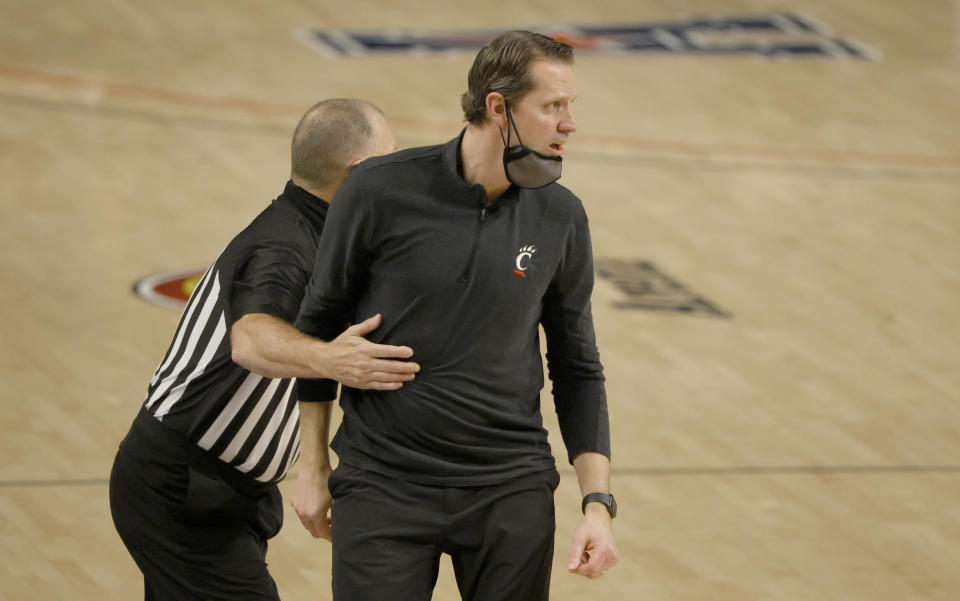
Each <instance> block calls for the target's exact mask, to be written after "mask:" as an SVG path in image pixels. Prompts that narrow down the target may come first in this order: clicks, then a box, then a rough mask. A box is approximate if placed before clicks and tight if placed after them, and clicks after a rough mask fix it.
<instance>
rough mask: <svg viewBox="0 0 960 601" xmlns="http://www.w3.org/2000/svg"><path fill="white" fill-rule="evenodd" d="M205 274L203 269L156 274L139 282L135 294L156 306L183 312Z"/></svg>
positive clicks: (134, 289) (135, 285) (136, 284)
mask: <svg viewBox="0 0 960 601" xmlns="http://www.w3.org/2000/svg"><path fill="white" fill-rule="evenodd" d="M203 273H204V272H203V270H202V269H181V270H179V271H164V272H161V273H155V274H153V275H148V276H147V277H145V278H142V279H140V280H139V281H137V282H136V283H135V284H134V285H133V292H134V294H136V295H137V296H139V297H140V298H142V299H144V300H146V301H149V302H151V303H153V304H155V305H160V306H161V307H167V308H170V309H176V310H178V311H182V310H183V308H184V307H185V306H186V304H187V300H188V299H189V298H190V295H191V294H193V289H194V288H196V287H197V282H199V281H200V278H202V277H203Z"/></svg>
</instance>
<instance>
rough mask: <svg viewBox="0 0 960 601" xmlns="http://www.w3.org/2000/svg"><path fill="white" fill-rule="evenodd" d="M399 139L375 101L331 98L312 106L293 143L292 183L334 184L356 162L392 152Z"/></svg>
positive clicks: (311, 186) (317, 186)
mask: <svg viewBox="0 0 960 601" xmlns="http://www.w3.org/2000/svg"><path fill="white" fill-rule="evenodd" d="M395 149H396V142H395V141H394V139H393V134H392V133H391V132H390V127H389V126H388V125H387V121H386V118H385V117H384V116H383V111H381V110H380V109H379V108H378V107H377V106H376V105H374V104H373V103H371V102H367V101H366V100H360V99H357V98H330V99H327V100H321V101H320V102H318V103H317V104H315V105H313V106H312V107H310V109H309V110H307V112H306V113H304V115H303V117H301V119H300V122H299V123H298V124H297V128H296V130H295V131H294V132H293V142H292V143H291V145H290V154H291V169H290V171H291V173H290V177H291V179H292V180H293V183H295V184H297V185H298V186H300V187H303V188H308V189H312V190H323V189H325V188H328V187H330V186H335V185H338V184H339V183H340V181H341V180H342V179H343V178H344V176H346V174H347V172H348V171H349V170H350V167H352V166H353V165H354V164H356V163H357V162H359V161H362V160H363V159H365V158H367V157H370V156H373V155H377V154H384V153H387V152H391V151H393V150H395Z"/></svg>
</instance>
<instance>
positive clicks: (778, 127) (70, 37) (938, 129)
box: [0, 0, 960, 601]
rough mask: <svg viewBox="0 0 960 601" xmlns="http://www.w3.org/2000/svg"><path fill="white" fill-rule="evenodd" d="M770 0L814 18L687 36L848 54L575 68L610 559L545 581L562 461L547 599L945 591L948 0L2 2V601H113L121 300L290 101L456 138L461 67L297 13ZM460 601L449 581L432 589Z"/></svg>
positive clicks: (128, 382)
mask: <svg viewBox="0 0 960 601" xmlns="http://www.w3.org/2000/svg"><path fill="white" fill-rule="evenodd" d="M774 12H777V13H783V12H786V13H791V14H803V15H808V16H809V17H810V18H813V19H816V20H817V21H818V22H820V23H822V24H824V25H825V26H829V27H830V28H832V33H829V32H826V30H818V31H817V32H813V33H811V32H803V31H800V32H796V31H795V32H793V33H790V34H781V33H776V32H774V33H770V32H767V33H764V32H762V31H761V32H759V33H758V32H751V31H748V30H742V31H732V30H729V29H728V30H723V29H716V28H714V30H708V31H699V32H697V33H696V35H697V36H699V37H698V38H696V39H698V40H700V42H702V44H703V47H713V48H716V46H715V45H716V44H723V43H731V42H733V41H739V42H743V43H745V44H756V43H759V42H761V41H762V43H768V42H769V43H773V42H777V41H778V40H779V37H778V36H780V37H783V35H786V37H787V38H790V39H795V38H798V37H799V38H803V37H805V36H806V37H807V38H815V39H821V40H822V39H826V38H831V39H841V38H842V39H854V40H856V41H857V42H859V44H860V45H859V46H856V47H857V48H864V47H868V48H869V49H872V52H870V53H869V57H870V58H867V59H860V58H853V57H850V56H842V55H843V52H839V51H838V52H834V53H833V55H830V56H807V57H805V58H804V57H797V56H795V55H790V56H778V57H772V58H771V57H764V56H760V55H757V54H751V53H737V54H722V53H718V52H700V53H692V52H687V51H684V48H674V49H675V50H677V51H676V52H658V53H654V52H640V53H621V54H615V55H607V54H588V53H585V52H584V53H581V54H580V55H579V57H578V59H577V67H576V72H577V78H578V79H577V83H578V86H579V88H580V98H579V100H578V101H577V103H576V105H575V106H576V109H577V116H578V119H579V123H580V131H579V132H578V133H577V134H576V135H575V136H574V138H573V141H572V142H571V143H570V144H569V145H568V146H569V154H568V156H567V160H566V161H565V166H564V176H563V180H562V182H563V183H565V184H566V185H567V186H568V187H570V188H571V189H573V190H574V191H575V192H576V193H578V195H579V196H580V197H581V198H582V199H583V201H584V204H585V206H586V209H587V212H588V214H589V216H590V220H591V227H592V232H593V241H594V252H595V255H596V257H597V262H598V273H600V277H599V278H598V280H597V286H596V291H595V295H594V312H595V317H596V322H597V328H598V336H599V342H600V347H601V357H602V359H603V360H604V364H605V366H606V370H607V378H608V395H609V398H610V408H611V415H612V433H613V442H614V463H613V466H614V476H613V481H614V490H615V492H616V494H617V497H618V499H619V501H620V506H621V515H620V517H618V518H617V520H616V522H615V529H616V530H615V532H616V535H617V539H618V543H619V547H620V551H621V553H622V556H623V559H622V561H621V563H620V565H619V566H618V567H617V568H615V569H614V570H613V571H611V572H610V573H609V574H608V575H607V576H606V577H604V578H602V579H600V580H597V581H587V580H585V579H582V578H580V577H574V576H571V575H569V574H567V573H566V570H565V569H564V568H565V564H564V562H565V559H566V554H567V552H568V551H569V539H570V535H571V532H572V529H573V527H574V524H575V523H576V520H577V516H578V512H579V507H578V504H579V494H578V492H577V490H576V481H575V477H574V475H573V473H572V470H571V469H570V468H569V466H567V465H566V464H565V461H564V460H563V459H562V456H561V459H560V467H561V470H562V476H563V477H562V483H561V485H560V488H559V490H558V491H557V495H556V498H557V506H558V532H557V552H556V557H557V559H556V562H555V566H554V579H553V591H554V594H553V598H554V599H557V600H570V601H573V600H577V601H586V600H604V601H607V600H610V599H623V600H634V599H636V600H640V599H643V600H663V601H673V600H678V601H679V600H694V599H696V600H700V599H704V600H714V599H716V600H723V601H746V600H768V599H769V600H773V599H777V600H780V599H783V600H792V601H807V600H810V601H813V600H836V601H840V600H842V601H852V600H863V601H886V600H889V601H904V600H908V599H909V600H934V599H936V600H950V601H954V600H956V599H960V570H958V569H957V566H958V564H960V504H958V498H960V392H958V390H960V2H957V1H956V0H922V1H919V2H913V3H903V2H896V1H893V0H878V1H876V2H868V1H866V0H831V1H828V0H809V1H806V2H794V1H791V0H785V1H782V2H777V3H770V2H764V1H750V0H723V1H722V2H708V1H706V0H689V1H683V2H666V1H663V0H660V1H648V2H635V1H627V0H622V1H617V0H596V1H594V2H573V1H570V0H566V1H561V2H546V1H541V0H533V1H529V2H502V1H500V0H492V1H491V2H484V3H473V4H472V5H464V6H457V3H452V2H442V1H440V0H422V1H420V2H408V1H404V2H386V1H382V0H381V1H376V2H367V1H363V0H360V1H358V2H343V3H342V2H332V1H329V0H319V1H315V2H303V1H301V2H289V3H268V2H256V1H250V0H247V1H242V2H233V1H231V2H228V1H225V0H209V1H207V2H202V3H195V2H185V1H182V0H178V1H174V2H162V3H156V2H145V1H143V0H136V1H129V2H120V1H108V0H98V1H94V2H65V1H63V0H52V1H49V2H43V3H35V2H24V1H16V0H2V1H0V13H2V15H3V18H2V19H0V56H2V58H0V149H2V162H0V182H2V190H3V194H2V202H0V236H2V238H0V239H2V242H0V316H2V317H0V332H2V333H0V337H2V338H0V340H2V344H0V379H2V383H3V385H2V389H0V403H2V411H0V430H2V436H0V452H2V456H3V458H4V461H3V463H2V465H0V524H2V535H0V599H3V600H11V601H12V600H21V599H42V600H51V599H65V600H74V599H78V600H79V599H88V600H97V601H107V600H120V599H135V598H139V597H140V595H141V594H142V590H141V581H140V576H139V572H137V570H136V568H135V566H134V564H133V562H132V560H131V559H130V558H129V556H128V555H127V553H126V551H125V549H124V548H123V546H122V544H121V543H120V540H119V538H118V537H117V535H116V533H115V531H114V529H113V525H112V523H111V520H110V515H109V509H108V504H107V476H108V473H109V469H110V465H111V462H112V460H113V456H114V453H115V450H116V446H117V443H118V441H119V440H120V438H121V437H122V436H123V435H124V433H125V432H126V429H127V427H128V426H129V423H130V421H131V419H132V417H133V416H134V414H135V413H136V411H137V409H138V406H139V404H140V402H141V400H142V398H143V394H144V391H145V389H146V384H147V381H148V379H149V377H150V375H151V373H152V371H153V369H154V367H155V366H156V363H157V361H158V360H159V358H160V357H161V355H162V353H163V352H164V350H165V348H166V345H167V343H168V341H169V337H170V335H171V333H172V331H173V328H174V326H175V323H176V320H177V313H176V312H175V311H173V310H170V309H167V308H162V307H158V306H154V305H151V304H148V303H146V302H145V301H143V300H142V299H140V298H138V297H136V296H134V295H133V294H132V293H131V284H132V283H133V282H135V281H136V280H138V279H139V278H141V277H143V276H145V275H148V274H151V273H155V272H159V271H164V270H176V269H189V268H204V267H206V266H207V265H208V264H209V262H210V261H212V259H213V258H214V257H215V255H216V253H217V252H218V251H219V250H220V249H221V248H222V246H223V245H224V244H225V243H226V241H227V240H229V239H230V238H231V237H232V236H233V234H235V233H236V232H237V231H239V229H240V228H242V227H243V226H244V225H245V224H246V223H248V222H249V220H250V219H251V218H252V217H253V216H254V215H255V214H256V213H257V212H258V211H259V210H260V208H261V207H262V206H264V205H265V204H266V203H267V202H268V201H269V200H270V199H271V198H273V197H274V196H275V195H276V194H278V193H279V192H280V190H281V189H282V186H283V183H284V181H285V180H286V177H287V172H288V156H287V152H288V140H289V136H290V134H291V133H292V129H293V126H294V124H295V123H296V120H297V119H298V117H299V115H300V114H301V112H302V111H303V110H304V109H306V108H307V107H308V106H310V105H311V104H312V103H314V102H315V101H316V100H318V99H321V98H324V97H332V96H358V97H363V98H368V99H370V100H372V101H374V102H376V103H377V104H378V105H379V106H381V107H382V108H383V110H384V111H385V112H386V114H387V116H388V117H389V119H390V120H391V122H392V124H393V126H394V128H395V132H396V134H397V137H398V141H399V143H400V145H401V146H413V145H421V144H429V143H438V142H442V141H445V140H447V139H449V138H451V137H453V136H454V135H455V134H456V133H457V132H458V131H459V128H460V126H461V118H460V112H459V108H458V106H459V95H460V93H461V92H462V91H463V88H464V86H465V79H466V72H467V69H468V68H469V65H470V62H471V60H472V56H473V54H474V53H473V52H472V51H467V52H459V53H458V52H447V53H441V54H430V53H425V52H421V53H387V54H383V53H381V54H377V53H371V54H368V55H364V56H354V57H343V56H336V55H333V54H329V53H328V54H324V53H322V52H319V51H318V50H317V48H315V47H312V46H309V45H307V44H305V43H304V42H303V41H302V40H301V38H300V37H298V34H297V32H298V31H299V30H301V29H303V28H308V29H338V30H384V29H391V28H395V29H412V30H416V31H423V32H428V33H429V32H443V31H451V30H462V29H465V28H469V29H506V28H512V27H534V26H538V25H543V26H547V25H558V27H559V25H569V26H576V25H590V24H619V25H623V26H628V25H633V24H638V23H652V22H656V23H663V22H684V23H687V24H688V25H689V24H690V23H691V22H692V21H690V20H691V19H696V18H708V19H720V20H722V19H724V18H728V17H741V16H751V15H754V16H756V15H761V16H762V15H770V14H772V13H774ZM562 29H563V28H562V27H559V28H558V30H562ZM758 36H759V37H758ZM791 36H793V37H791ZM831 36H832V37H831ZM761 38H763V40H761ZM691 39H693V38H691ZM580 41H581V43H589V40H586V41H584V39H580ZM668 41H669V40H668ZM673 41H674V42H676V40H675V39H674V40H673ZM780 41H782V40H780ZM711 44H714V46H710V45H711ZM838 47H839V46H833V48H834V50H836V49H837V48H838ZM670 282H674V283H677V284H678V285H680V286H681V287H682V288H677V287H672V285H671V284H670ZM682 307H687V308H688V309H689V310H686V311H684V310H681V308H682ZM710 309H714V311H712V312H711V310H710ZM543 403H544V412H545V415H546V421H547V424H548V426H549V427H550V428H551V436H552V440H553V441H554V448H555V449H562V446H561V444H560V442H559V437H558V436H557V435H556V434H557V433H556V425H555V424H556V422H555V419H554V417H553V410H552V405H551V400H550V397H549V394H548V393H545V394H544V397H543ZM290 483H291V480H288V481H287V482H285V483H283V484H282V486H281V488H282V489H283V491H284V492H285V493H286V492H288V491H289V490H290ZM268 560H269V561H270V565H271V570H272V573H273V574H274V576H275V578H276V580H277V583H278V586H279V588H280V591H281V594H282V596H283V598H284V599H287V600H296V599H329V597H330V593H329V563H330V549H329V545H328V544H327V543H326V542H324V541H317V540H314V539H312V538H310V537H309V536H308V535H307V533H306V532H305V531H304V530H303V529H302V528H301V526H300V524H299V522H298V521H297V519H296V516H295V515H294V514H293V513H292V512H290V511H289V508H288V512H287V516H286V526H285V528H284V529H283V531H282V532H281V533H280V535H279V536H278V537H277V538H276V539H274V540H273V542H272V543H271V550H270V553H269V555H268ZM456 598H458V595H457V593H456V586H455V583H454V581H453V578H452V575H451V572H450V568H449V565H448V564H445V565H444V566H443V567H442V573H441V576H440V581H439V584H438V587H437V592H436V594H435V599H456Z"/></svg>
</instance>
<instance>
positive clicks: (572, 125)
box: [557, 107, 579, 134]
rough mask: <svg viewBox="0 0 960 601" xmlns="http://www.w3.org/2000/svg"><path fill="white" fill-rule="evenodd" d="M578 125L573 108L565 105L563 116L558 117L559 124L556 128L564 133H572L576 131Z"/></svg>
mask: <svg viewBox="0 0 960 601" xmlns="http://www.w3.org/2000/svg"><path fill="white" fill-rule="evenodd" d="M578 127H579V126H578V125H577V120H576V119H575V118H574V116H573V109H572V108H570V107H567V109H566V110H565V111H564V112H563V118H562V119H560V124H559V125H558V126H557V129H559V130H560V131H562V132H563V133H565V134H572V133H573V132H575V131H577V128H578Z"/></svg>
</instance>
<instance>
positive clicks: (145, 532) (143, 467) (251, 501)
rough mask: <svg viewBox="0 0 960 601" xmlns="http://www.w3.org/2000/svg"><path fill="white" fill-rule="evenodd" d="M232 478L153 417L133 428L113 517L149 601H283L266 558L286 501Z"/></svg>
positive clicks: (118, 465)
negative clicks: (220, 600)
mask: <svg viewBox="0 0 960 601" xmlns="http://www.w3.org/2000/svg"><path fill="white" fill-rule="evenodd" d="M218 464H219V465H218ZM230 470H233V472H236V470H235V469H234V468H232V467H230V466H229V465H227V464H224V463H222V462H220V461H219V460H218V459H216V458H215V457H213V456H211V455H208V454H206V453H205V452H204V451H202V450H201V449H199V447H196V446H195V445H193V443H191V442H190V441H188V440H186V439H185V438H183V437H180V436H179V435H178V434H177V433H175V432H173V431H172V430H170V429H169V428H167V427H166V426H163V425H162V424H160V423H159V422H157V421H156V419H155V418H153V417H151V416H149V415H148V414H146V413H141V414H140V415H139V416H138V417H137V419H136V420H135V421H134V424H133V427H132V428H131V429H130V432H129V433H128V434H127V436H126V438H125V439H124V440H123V442H122V443H121V445H120V450H119V451H118V452H117V457H116V459H115V460H114V464H113V471H112V472H111V474H110V510H111V513H112V514H113V522H114V524H115V526H116V528H117V532H118V533H119V534H120V538H121V539H122V540H123V542H124V544H125V545H126V546H127V549H128V550H129V552H130V555H132V556H133V559H134V561H135V562H136V563H137V566H138V567H139V568H140V571H141V572H143V581H144V598H145V599H146V600H148V601H152V600H178V601H179V600H185V601H186V600H193V599H196V600H198V601H199V600H201V599H202V600H218V599H222V600H224V601H226V600H231V601H236V600H251V601H253V600H256V601H266V600H270V601H277V600H278V599H279V596H278V594H277V587H276V585H275V584H274V581H273V578H272V577H271V576H270V573H269V572H268V571H267V564H266V552H267V539H269V538H271V537H272V536H274V535H275V534H276V533H277V532H278V531H279V530H280V526H281V524H282V521H283V505H282V502H281V498H280V491H279V490H278V489H277V487H276V485H275V484H267V485H264V484H259V483H256V481H254V480H253V479H251V478H246V477H245V476H244V475H243V474H241V473H240V472H236V473H232V472H231V471H230Z"/></svg>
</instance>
